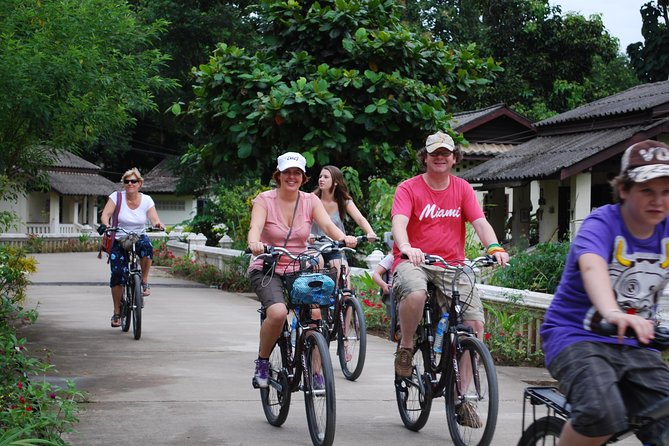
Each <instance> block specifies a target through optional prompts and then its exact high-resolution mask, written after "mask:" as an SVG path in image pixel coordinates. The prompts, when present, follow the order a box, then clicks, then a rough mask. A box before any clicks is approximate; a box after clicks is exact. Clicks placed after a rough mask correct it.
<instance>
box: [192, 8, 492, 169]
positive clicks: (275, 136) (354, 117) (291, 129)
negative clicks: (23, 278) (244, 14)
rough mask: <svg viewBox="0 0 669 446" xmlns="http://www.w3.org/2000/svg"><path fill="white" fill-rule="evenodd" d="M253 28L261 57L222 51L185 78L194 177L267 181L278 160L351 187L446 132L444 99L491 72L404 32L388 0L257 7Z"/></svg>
mask: <svg viewBox="0 0 669 446" xmlns="http://www.w3.org/2000/svg"><path fill="white" fill-rule="evenodd" d="M257 17H258V21H259V23H260V38H261V41H262V45H261V46H260V48H261V49H260V50H258V51H257V52H255V53H253V52H251V51H248V50H246V49H244V48H241V47H239V46H235V45H228V44H225V43H222V44H220V45H219V46H218V47H217V49H216V51H215V52H214V54H213V56H212V57H211V59H210V61H209V63H207V64H202V65H200V66H199V67H197V68H196V69H194V74H195V80H196V85H195V89H194V92H195V96H196V99H195V100H194V101H193V102H191V103H190V105H189V108H188V113H189V115H190V116H191V117H192V118H194V119H195V121H196V123H197V133H196V136H197V138H198V141H197V142H196V144H194V145H193V146H192V147H191V148H190V149H189V151H188V153H187V154H186V155H185V156H184V157H183V163H184V165H185V166H188V167H189V168H193V169H196V170H197V171H198V172H199V173H201V174H206V175H209V176H213V177H216V178H222V177H227V178H238V177H239V176H240V172H241V171H244V170H249V171H250V172H252V173H253V174H255V175H263V177H264V178H268V177H269V174H270V173H271V172H272V171H273V170H274V169H275V157H276V155H277V154H279V153H280V152H282V151H289V150H291V151H297V152H301V153H303V154H304V155H305V157H306V158H307V160H308V162H309V165H313V164H317V165H319V166H320V165H324V164H327V163H333V164H337V165H340V166H344V165H348V166H355V168H356V169H357V170H358V171H359V172H360V177H361V178H367V177H368V176H370V175H374V174H376V173H378V172H381V171H384V170H389V168H388V166H389V165H392V164H393V163H396V162H399V163H402V162H408V163H412V162H413V160H411V159H410V158H409V157H407V156H406V154H407V153H408V152H407V150H410V147H412V146H413V147H420V146H422V145H423V142H424V140H425V137H426V135H427V134H429V133H430V132H432V131H434V130H436V129H442V130H446V129H448V122H449V117H450V110H451V109H452V107H453V105H452V101H453V100H454V98H455V96H456V95H457V94H466V93H468V92H472V91H474V90H476V89H477V88H480V87H481V86H483V85H486V84H488V83H489V82H490V81H491V80H492V79H493V78H494V76H495V74H496V73H497V72H498V71H499V67H498V65H497V64H496V63H495V62H494V61H493V60H492V58H487V59H485V58H481V57H480V55H479V51H478V48H477V46H476V45H474V44H469V45H461V46H449V45H446V44H444V43H443V42H435V41H434V40H432V39H430V38H429V37H427V36H424V35H419V34H417V33H415V32H411V31H410V30H409V29H408V28H406V27H405V26H404V25H403V24H402V23H401V21H400V14H399V10H398V7H397V5H396V2H394V1H391V0H385V1H384V0H368V1H360V0H334V1H323V2H320V3H318V2H310V1H307V2H297V1H296V0H285V1H270V0H262V1H261V2H260V5H259V8H258V10H257ZM403 154H404V155H405V156H402V155H403ZM398 157H399V158H398ZM191 176H192V177H196V178H201V176H200V175H191Z"/></svg>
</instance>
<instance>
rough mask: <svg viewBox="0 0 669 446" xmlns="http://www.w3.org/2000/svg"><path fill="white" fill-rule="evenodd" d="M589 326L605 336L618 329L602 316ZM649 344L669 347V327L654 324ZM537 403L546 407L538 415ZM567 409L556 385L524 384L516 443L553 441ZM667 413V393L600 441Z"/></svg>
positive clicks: (666, 437) (668, 437)
mask: <svg viewBox="0 0 669 446" xmlns="http://www.w3.org/2000/svg"><path fill="white" fill-rule="evenodd" d="M593 330H595V331H597V332H599V333H602V334H605V335H609V336H615V335H617V333H618V327H616V326H615V325H613V324H610V323H608V322H606V320H601V321H600V322H599V323H598V324H596V325H595V324H593ZM626 336H629V337H635V332H634V331H633V330H632V329H628V332H626ZM650 346H651V347H653V348H656V349H658V350H667V349H669V329H668V328H665V327H659V326H658V327H655V339H654V340H653V341H652V343H651V344H650ZM528 406H529V407H531V408H532V414H531V420H532V422H531V423H530V424H529V425H528V426H527V428H526V427H525V417H526V414H527V408H528ZM541 406H544V407H545V409H546V410H545V413H544V415H543V416H541V415H539V418H537V416H538V415H537V409H538V408H540V407H541ZM570 413H571V406H570V404H569V402H568V401H567V398H566V397H565V396H564V395H563V394H562V393H561V392H560V391H559V390H558V389H557V388H556V387H550V386H548V387H543V386H532V387H526V388H525V391H524V398H523V423H522V436H521V438H520V441H519V442H518V446H536V445H556V444H557V443H558V440H559V439H560V434H561V433H562V428H563V427H564V424H565V423H566V422H567V419H569V415H570ZM667 416H669V397H666V398H664V399H662V400H660V401H657V402H656V403H655V404H653V405H651V406H649V407H647V408H645V409H644V410H642V411H641V412H639V413H637V414H634V415H632V416H630V417H629V420H628V428H627V429H625V430H621V431H620V432H617V433H615V434H614V435H613V436H612V437H611V438H609V440H608V441H607V442H606V443H604V444H610V443H615V442H618V441H620V440H622V439H624V438H627V437H629V436H631V435H634V434H635V433H637V432H638V431H639V430H640V429H641V428H643V427H644V426H646V425H648V424H650V423H652V422H654V421H657V420H659V419H661V418H664V417H667ZM657 444H669V430H666V431H665V432H664V434H663V438H662V439H661V440H660V441H659V442H658V443H657Z"/></svg>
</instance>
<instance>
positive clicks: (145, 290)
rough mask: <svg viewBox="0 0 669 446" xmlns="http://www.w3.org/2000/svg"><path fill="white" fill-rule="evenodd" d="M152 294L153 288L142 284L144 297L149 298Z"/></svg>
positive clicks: (144, 283)
mask: <svg viewBox="0 0 669 446" xmlns="http://www.w3.org/2000/svg"><path fill="white" fill-rule="evenodd" d="M150 294H151V286H150V285H149V284H148V283H146V282H142V295H144V296H148V295H150Z"/></svg>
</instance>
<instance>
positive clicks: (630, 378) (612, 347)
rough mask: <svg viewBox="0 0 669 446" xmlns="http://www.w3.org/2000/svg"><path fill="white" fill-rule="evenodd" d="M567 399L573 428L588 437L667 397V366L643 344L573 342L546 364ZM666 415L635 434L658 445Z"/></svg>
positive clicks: (621, 424) (620, 425)
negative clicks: (637, 345) (548, 364)
mask: <svg viewBox="0 0 669 446" xmlns="http://www.w3.org/2000/svg"><path fill="white" fill-rule="evenodd" d="M548 370H549V371H550V373H551V375H552V376H553V377H554V378H555V379H557V380H558V382H559V383H560V390H561V391H562V393H564V394H565V395H566V396H567V400H568V401H569V402H570V403H571V406H572V411H571V418H570V419H571V422H572V426H573V427H574V430H575V431H576V432H578V433H579V434H581V435H585V436H587V437H599V436H604V435H611V434H613V433H615V432H618V431H620V430H622V429H625V428H626V427H627V415H628V413H629V414H635V413H638V412H639V411H640V410H642V409H643V408H645V407H647V406H649V405H650V404H652V403H653V402H655V401H658V400H660V399H662V398H664V397H667V396H669V367H667V365H666V364H665V362H664V360H663V359H662V357H661V356H660V354H659V353H658V352H656V351H653V350H649V349H646V348H638V347H631V346H625V345H616V344H605V343H600V342H577V343H575V344H572V345H570V346H568V347H566V348H565V349H564V350H562V351H561V352H560V353H559V354H558V355H557V356H556V357H555V359H553V361H552V362H551V364H550V366H549V367H548ZM668 423H669V420H667V419H666V418H665V419H664V420H662V421H660V422H657V423H654V424H651V425H650V426H649V427H648V428H646V429H644V430H643V431H641V432H639V433H638V434H637V437H639V439H640V440H641V441H642V442H645V443H649V444H656V443H654V442H653V440H654V439H657V438H659V437H660V434H661V433H662V432H663V429H664V427H665V426H666V425H667V424H668Z"/></svg>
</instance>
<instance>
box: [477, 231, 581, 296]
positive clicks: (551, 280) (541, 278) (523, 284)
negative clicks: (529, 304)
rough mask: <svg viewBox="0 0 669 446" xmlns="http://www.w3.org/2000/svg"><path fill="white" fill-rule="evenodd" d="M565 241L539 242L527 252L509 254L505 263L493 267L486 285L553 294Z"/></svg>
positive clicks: (565, 244) (566, 249)
mask: <svg viewBox="0 0 669 446" xmlns="http://www.w3.org/2000/svg"><path fill="white" fill-rule="evenodd" d="M567 251H569V242H566V241H565V242H561V243H540V244H538V245H536V246H535V248H534V250H533V251H531V252H521V253H518V254H515V255H514V256H512V257H511V260H510V261H509V266H508V267H506V268H497V269H496V270H495V272H494V273H493V274H492V276H491V277H490V281H489V283H490V285H497V286H502V287H508V288H516V289H521V290H522V289H525V290H530V291H538V292H542V293H549V294H553V293H554V292H555V289H556V288H557V285H558V283H559V282H560V277H561V276H562V271H563V269H564V264H565V260H566V258H567Z"/></svg>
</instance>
